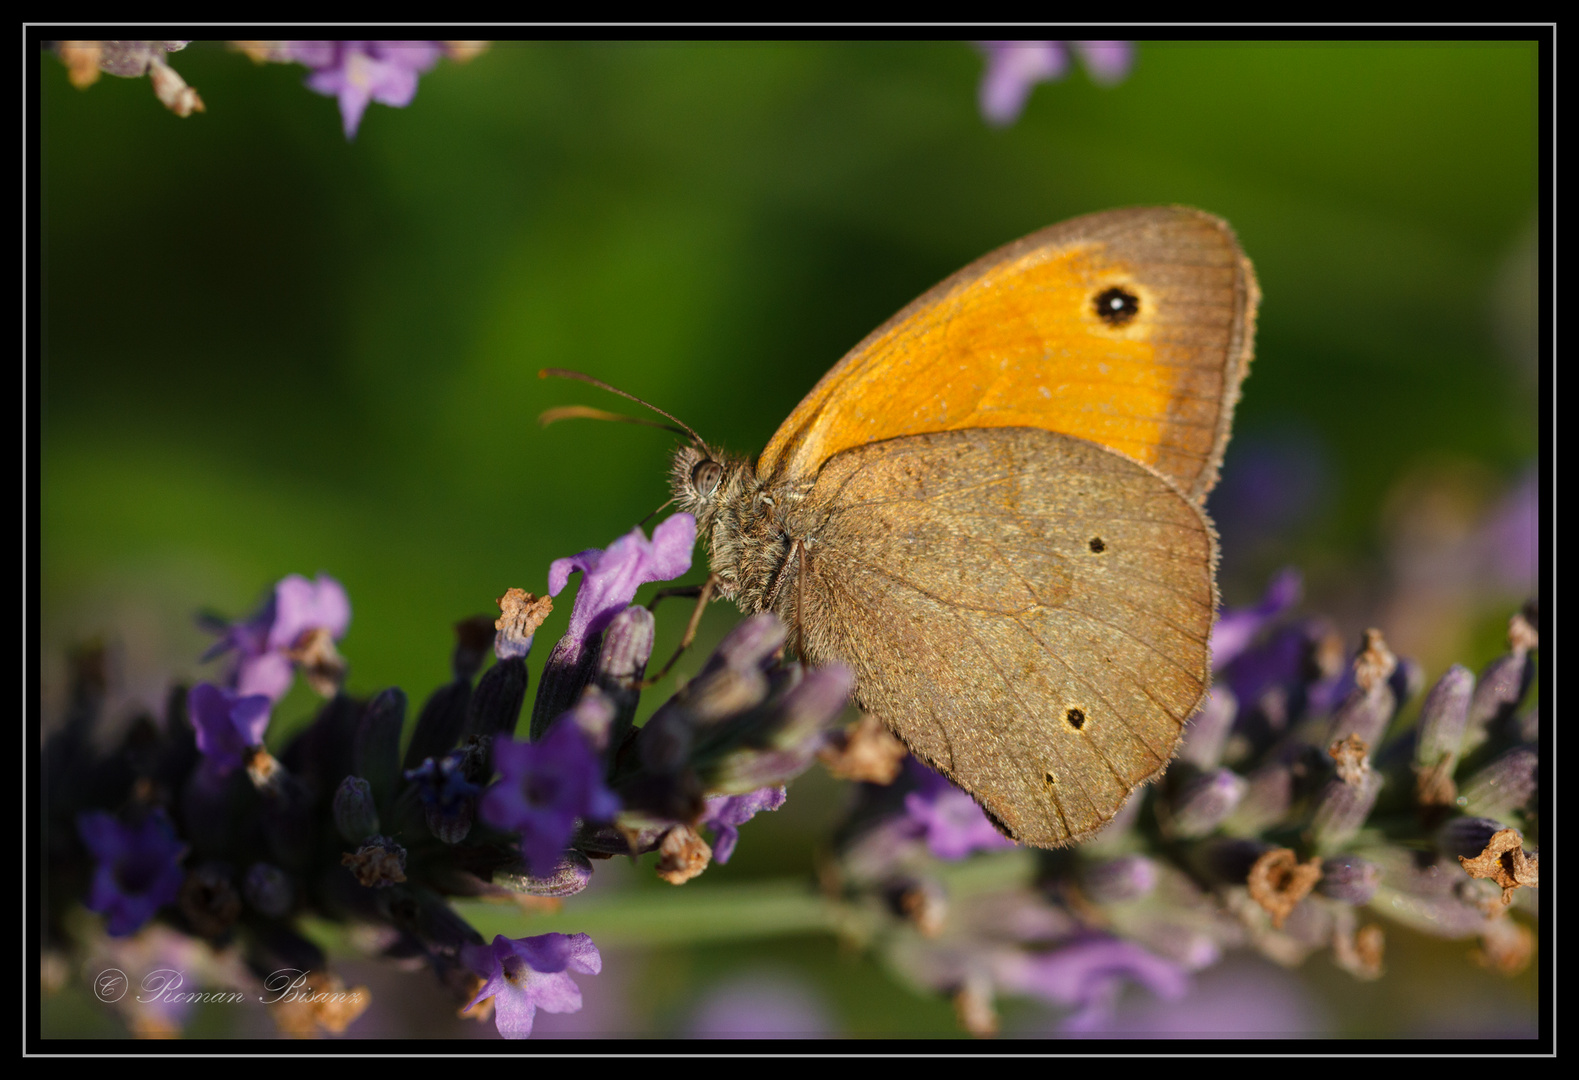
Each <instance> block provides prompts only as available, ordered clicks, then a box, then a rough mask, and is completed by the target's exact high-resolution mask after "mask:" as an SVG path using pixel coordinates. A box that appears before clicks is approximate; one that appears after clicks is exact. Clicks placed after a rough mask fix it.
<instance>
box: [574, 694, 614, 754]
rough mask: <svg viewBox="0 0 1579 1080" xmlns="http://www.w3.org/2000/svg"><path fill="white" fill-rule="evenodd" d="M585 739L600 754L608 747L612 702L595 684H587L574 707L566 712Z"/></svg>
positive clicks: (612, 709)
mask: <svg viewBox="0 0 1579 1080" xmlns="http://www.w3.org/2000/svg"><path fill="white" fill-rule="evenodd" d="M566 716H567V717H568V718H569V720H570V722H571V723H572V724H574V725H576V730H577V731H579V732H581V734H582V736H583V737H585V739H586V740H587V745H589V746H591V747H592V749H593V750H594V751H596V752H597V753H599V754H601V753H603V752H604V751H605V750H607V749H608V748H609V730H610V727H611V726H612V725H613V723H614V703H613V702H612V701H610V700H609V699H608V697H607V695H605V694H604V693H603V691H601V690H599V689H598V688H597V687H596V686H589V687H587V688H586V689H585V690H583V691H582V693H581V700H580V701H578V702H576V707H575V708H573V709H571V710H570V712H569V713H567V714H566Z"/></svg>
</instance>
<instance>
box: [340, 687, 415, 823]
mask: <svg viewBox="0 0 1579 1080" xmlns="http://www.w3.org/2000/svg"><path fill="white" fill-rule="evenodd" d="M405 722H406V695H405V694H403V693H402V692H401V691H400V690H399V689H398V688H392V689H389V690H383V691H380V692H379V694H378V695H377V696H375V697H374V698H373V700H372V701H370V702H368V703H367V708H366V709H365V710H363V712H362V719H361V721H360V722H359V723H358V724H357V727H356V738H355V741H354V742H353V743H352V744H351V771H352V772H353V773H355V774H356V775H357V776H360V777H362V778H364V779H365V780H366V781H367V782H368V783H369V784H371V785H372V788H373V801H374V802H375V803H377V804H378V805H380V806H387V805H388V804H389V797H390V795H391V794H392V793H393V789H394V786H395V780H396V779H397V778H398V776H399V775H400V729H401V727H402V726H404V724H405Z"/></svg>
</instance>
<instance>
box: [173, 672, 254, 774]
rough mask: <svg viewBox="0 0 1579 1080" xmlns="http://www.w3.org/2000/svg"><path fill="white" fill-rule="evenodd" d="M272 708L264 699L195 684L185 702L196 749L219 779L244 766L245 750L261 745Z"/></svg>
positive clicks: (207, 684)
mask: <svg viewBox="0 0 1579 1080" xmlns="http://www.w3.org/2000/svg"><path fill="white" fill-rule="evenodd" d="M273 707H274V702H273V701H272V700H270V699H269V697H268V696H267V695H264V694H239V693H236V692H235V691H232V690H226V689H225V688H224V687H222V686H215V685H214V684H213V683H198V684H197V685H196V686H194V687H192V689H191V690H190V691H188V693H187V698H186V711H187V715H188V716H189V717H190V718H191V720H192V726H193V727H195V728H196V729H197V748H198V750H200V751H201V752H202V754H203V757H204V758H205V759H206V760H207V762H208V764H209V766H210V767H211V768H212V769H213V770H214V771H215V772H216V773H217V774H218V775H221V776H223V775H226V774H228V773H230V772H233V771H234V770H236V769H237V768H239V767H240V766H241V765H243V764H245V757H244V755H245V752H246V751H247V749H248V748H250V747H253V746H259V745H261V744H262V743H263V733H264V732H265V731H266V730H268V726H269V711H270V710H271V709H272V708H273Z"/></svg>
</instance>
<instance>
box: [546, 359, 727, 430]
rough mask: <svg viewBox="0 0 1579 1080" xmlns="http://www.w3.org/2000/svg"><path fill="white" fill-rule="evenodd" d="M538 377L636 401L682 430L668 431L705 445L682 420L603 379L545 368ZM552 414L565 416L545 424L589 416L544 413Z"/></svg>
mask: <svg viewBox="0 0 1579 1080" xmlns="http://www.w3.org/2000/svg"><path fill="white" fill-rule="evenodd" d="M537 377H538V378H539V379H547V378H555V379H576V380H578V381H580V382H584V383H591V384H592V385H593V386H596V387H597V388H598V389H600V390H607V391H608V392H609V393H611V394H618V395H619V396H620V397H622V398H625V399H626V400H628V401H634V402H635V403H636V404H638V405H641V406H644V407H645V408H648V409H651V410H652V411H653V412H655V413H657V414H658V415H659V416H661V417H663V418H664V419H666V420H670V421H673V422H674V423H675V424H677V425H678V426H679V427H680V429H682V430H679V431H676V430H675V429H674V428H669V429H668V430H670V431H674V432H675V434H676V435H689V436H690V437H691V441H692V442H693V443H695V444H696V445H697V446H702V445H704V444H703V442H702V437H701V436H700V435H698V434H697V433H696V432H694V431H692V430H691V426H690V425H689V424H687V423H686V422H685V421H683V420H680V419H678V418H676V417H674V416H670V415H669V414H668V413H666V412H664V411H663V410H662V409H660V408H658V406H656V405H654V404H652V403H651V402H647V401H643V400H642V399H641V398H639V397H637V396H636V395H635V394H628V393H626V392H625V391H624V390H621V389H620V388H619V387H617V386H610V385H609V384H608V383H606V382H604V381H603V380H602V379H594V378H593V377H592V376H591V375H583V374H582V373H581V372H579V371H567V370H566V369H565V368H543V369H542V370H541V371H539V372H538V373H537ZM572 408H574V406H572ZM591 411H597V410H591ZM552 413H562V414H563V415H561V416H552V417H551V418H550V419H549V420H548V421H545V422H548V423H552V422H553V420H559V419H563V418H564V416H570V415H577V416H585V415H587V413H569V412H566V411H565V410H562V409H550V410H549V411H548V412H547V413H544V414H543V415H544V416H545V417H547V416H550V414H552ZM615 415H616V414H614V413H605V414H604V417H605V418H612V417H614V416H615ZM626 419H630V418H626ZM632 422H633V423H638V424H639V423H641V421H640V420H632ZM652 426H654V427H662V426H663V425H662V424H654V425H652Z"/></svg>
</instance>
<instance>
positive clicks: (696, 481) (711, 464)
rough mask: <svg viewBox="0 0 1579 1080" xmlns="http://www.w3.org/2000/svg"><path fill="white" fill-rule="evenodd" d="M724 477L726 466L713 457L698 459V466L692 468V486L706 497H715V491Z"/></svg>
mask: <svg viewBox="0 0 1579 1080" xmlns="http://www.w3.org/2000/svg"><path fill="white" fill-rule="evenodd" d="M723 477H724V467H723V466H722V465H720V464H719V463H718V462H716V461H713V460H712V459H711V458H709V459H707V460H706V461H698V462H697V463H696V468H694V469H692V470H691V486H692V487H693V488H695V489H696V493H697V494H698V495H700V496H701V497H702V498H704V499H710V498H712V497H713V492H715V491H717V490H718V482H719V481H720V480H722V479H723Z"/></svg>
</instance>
